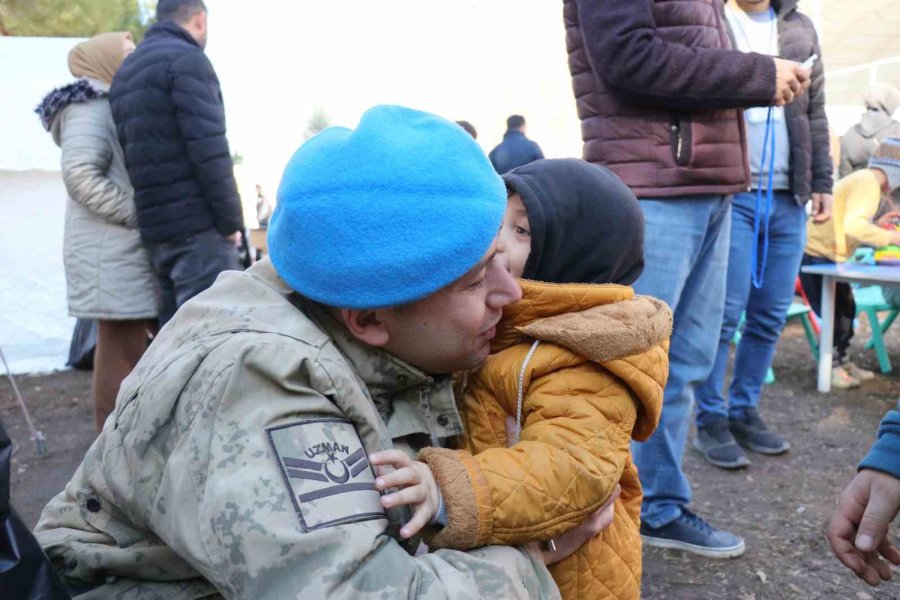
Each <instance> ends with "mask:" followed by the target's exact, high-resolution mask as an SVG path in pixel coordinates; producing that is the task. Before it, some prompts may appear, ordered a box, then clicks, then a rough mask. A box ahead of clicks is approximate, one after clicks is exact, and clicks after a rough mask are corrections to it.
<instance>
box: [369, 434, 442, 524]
mask: <svg viewBox="0 0 900 600" xmlns="http://www.w3.org/2000/svg"><path fill="white" fill-rule="evenodd" d="M369 463H371V464H372V465H374V466H375V473H376V474H377V475H378V478H377V479H376V480H375V489H377V490H378V491H379V492H384V491H385V490H387V489H390V488H399V490H398V491H396V492H394V493H392V494H388V495H386V496H382V497H381V505H382V506H383V507H385V508H393V507H395V506H402V505H404V504H412V505H414V506H415V509H414V511H413V517H412V519H410V520H409V522H408V523H406V524H405V525H404V526H403V528H402V529H401V530H400V536H401V537H402V538H404V539H409V538H411V537H412V536H414V535H416V534H417V533H418V532H419V531H420V530H421V529H422V528H423V527H425V525H427V524H428V523H429V521H431V519H433V518H434V515H435V513H436V512H437V510H438V505H439V504H440V498H441V492H440V490H439V489H438V486H437V482H435V480H434V475H433V474H432V473H431V469H430V468H429V467H428V465H426V464H425V463H423V462H419V461H417V460H413V459H411V458H410V457H409V456H408V455H407V454H406V453H405V452H403V451H402V450H384V451H382V452H375V453H373V454H372V455H371V456H369ZM388 465H390V466H392V467H394V469H395V470H393V471H391V470H389V469H388V468H387V466H388Z"/></svg>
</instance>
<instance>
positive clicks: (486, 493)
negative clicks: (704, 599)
mask: <svg viewBox="0 0 900 600" xmlns="http://www.w3.org/2000/svg"><path fill="white" fill-rule="evenodd" d="M521 283H522V290H523V298H522V300H521V301H520V302H518V303H517V304H515V305H513V306H511V307H508V308H507V310H506V312H505V314H504V318H503V321H502V322H501V325H500V326H499V327H498V331H497V337H496V339H495V340H494V342H493V344H492V354H491V356H490V358H489V359H488V361H487V362H486V363H485V365H484V366H483V367H481V368H480V369H479V370H478V371H477V372H475V373H472V374H470V375H469V376H468V381H467V383H466V391H465V395H464V396H463V399H462V400H461V402H460V405H461V406H460V408H461V411H460V412H461V413H462V416H463V421H464V424H465V427H466V437H465V439H463V440H461V443H460V446H459V447H460V448H461V449H460V450H448V449H441V448H428V449H426V450H423V451H422V452H421V453H420V455H419V458H420V460H423V461H425V462H427V463H428V464H429V466H430V467H431V469H432V471H433V472H434V474H435V478H436V479H437V481H438V484H439V485H440V487H441V491H442V493H443V495H444V501H445V503H446V506H447V510H448V514H449V521H450V522H449V525H448V526H447V527H445V528H444V529H442V530H440V532H438V533H437V534H436V535H434V536H433V537H431V538H430V539H429V545H430V546H432V547H450V548H460V549H462V548H472V547H477V546H482V545H487V544H519V543H525V542H532V541H543V540H548V539H551V538H553V537H554V536H557V535H560V534H561V533H563V532H565V531H567V530H569V529H571V528H572V527H575V526H576V525H578V524H579V523H581V521H583V520H584V519H585V518H586V517H587V516H589V515H590V514H591V513H592V512H593V511H595V510H596V509H597V508H599V507H600V506H602V505H603V504H604V503H605V502H606V501H607V500H608V499H609V497H610V496H611V495H612V493H613V490H614V488H615V486H616V484H617V483H618V484H620V485H621V487H622V493H621V496H620V497H619V499H618V500H616V502H615V510H614V514H615V517H614V520H613V524H612V525H611V526H610V527H608V528H607V529H606V530H604V531H603V532H602V533H601V534H600V535H598V536H597V537H595V538H594V539H593V540H591V541H590V542H588V543H587V544H585V545H584V546H582V547H581V549H579V550H578V551H577V552H575V553H574V554H573V555H572V556H570V557H569V558H567V559H565V560H563V561H560V562H559V563H556V564H555V565H553V566H552V567H551V572H552V573H553V576H554V578H555V579H556V582H557V584H558V585H559V588H560V591H561V593H562V596H563V598H565V599H566V600H570V599H574V598H579V599H592V600H593V599H597V598H616V599H619V600H621V599H626V598H629V599H630V598H639V597H640V581H641V539H640V534H639V519H640V507H641V498H642V493H641V485H640V481H639V480H638V476H637V469H636V468H635V466H634V464H633V463H632V460H631V451H630V442H631V440H632V439H635V440H646V439H647V438H648V437H649V436H650V434H651V433H652V432H653V430H654V429H655V428H656V425H657V423H658V421H659V413H660V410H661V408H662V397H663V389H664V388H665V384H666V378H667V374H668V369H669V361H668V348H669V336H670V335H671V331H672V313H671V311H670V310H669V308H668V307H667V306H666V305H665V304H664V303H662V302H660V301H658V300H655V299H653V298H649V297H646V296H638V297H636V296H635V295H634V292H633V290H632V289H631V288H630V287H626V286H619V285H579V284H567V285H558V284H549V283H538V282H532V281H522V282H521ZM520 386H521V388H520ZM520 389H521V391H522V394H521V400H520V398H519V390H520ZM520 402H521V411H520V410H519V404H520ZM519 413H520V414H521V437H520V438H519V441H518V442H517V443H516V444H514V445H513V446H512V447H510V448H507V443H508V440H507V432H506V426H505V420H506V417H507V415H511V416H516V415H517V414H519Z"/></svg>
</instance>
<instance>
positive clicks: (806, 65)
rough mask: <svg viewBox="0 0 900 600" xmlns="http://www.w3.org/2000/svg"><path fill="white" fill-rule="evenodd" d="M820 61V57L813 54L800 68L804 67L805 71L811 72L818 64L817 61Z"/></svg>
mask: <svg viewBox="0 0 900 600" xmlns="http://www.w3.org/2000/svg"><path fill="white" fill-rule="evenodd" d="M818 59H819V55H818V54H813V55H812V56H810V57H809V58H807V59H806V60H805V61H803V64H802V65H800V66H801V67H803V68H804V69H806V70H807V71H809V70H810V69H812V68H813V65H814V64H816V61H817V60H818Z"/></svg>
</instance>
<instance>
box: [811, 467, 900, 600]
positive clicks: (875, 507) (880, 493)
mask: <svg viewBox="0 0 900 600" xmlns="http://www.w3.org/2000/svg"><path fill="white" fill-rule="evenodd" d="M898 510H900V479H897V478H896V477H894V476H892V475H888V474H887V473H882V472H880V471H873V470H871V469H863V470H862V471H860V472H859V473H857V474H856V477H854V478H853V481H851V482H850V485H848V486H847V489H845V490H844V492H843V493H842V494H841V498H840V500H839V501H838V507H837V510H836V511H835V513H834V516H832V517H831V523H830V524H829V525H828V529H827V530H826V532H825V533H826V535H827V537H828V542H829V543H830V544H831V549H832V550H833V551H834V555H835V556H837V558H838V560H840V561H841V562H842V563H844V565H845V566H846V567H847V568H848V569H850V570H851V571H853V572H854V573H855V574H856V576H857V577H859V578H860V579H862V580H864V581H865V582H866V583H868V584H869V585H873V586H874V585H878V584H879V583H881V582H882V581H888V580H889V579H890V578H891V568H890V565H888V563H887V562H886V561H890V562H891V563H893V564H895V565H900V550H898V549H897V547H896V546H894V545H893V544H892V543H891V540H890V537H889V536H888V528H889V527H890V524H891V521H893V520H894V518H895V517H896V516H897V513H898Z"/></svg>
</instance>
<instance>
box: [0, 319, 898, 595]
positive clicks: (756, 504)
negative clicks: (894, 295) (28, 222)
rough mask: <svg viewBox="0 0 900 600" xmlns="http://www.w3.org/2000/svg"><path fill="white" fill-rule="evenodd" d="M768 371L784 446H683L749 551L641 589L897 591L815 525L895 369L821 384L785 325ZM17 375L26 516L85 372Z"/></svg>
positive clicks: (0, 394)
mask: <svg viewBox="0 0 900 600" xmlns="http://www.w3.org/2000/svg"><path fill="white" fill-rule="evenodd" d="M864 327H865V326H864ZM865 339H866V334H865V331H861V332H859V333H858V335H857V340H856V343H855V345H854V347H855V350H856V355H857V357H858V359H859V360H858V362H859V363H860V364H861V365H863V366H865V367H866V368H869V369H873V370H874V369H877V363H876V361H875V356H874V353H872V352H870V351H863V350H862V340H865ZM888 347H889V349H890V350H891V353H892V358H893V360H894V363H895V366H896V368H897V372H898V373H900V328H895V331H893V332H891V333H890V334H889V336H888ZM774 369H775V374H776V377H777V381H776V383H775V384H774V385H772V386H769V387H767V388H766V390H765V393H764V395H763V400H762V409H763V412H764V414H765V415H766V417H767V419H768V421H769V423H770V424H771V425H772V426H773V427H774V428H776V429H777V430H778V431H779V432H781V433H782V434H784V435H785V436H786V437H788V439H789V440H790V441H791V444H792V449H791V452H790V453H788V454H787V455H785V456H783V457H775V458H764V457H760V456H755V455H751V460H752V461H753V464H752V465H751V467H750V468H749V469H747V470H744V471H741V472H725V471H721V470H718V469H715V468H714V467H711V466H708V465H706V464H705V463H703V462H702V460H701V459H699V457H698V455H697V454H696V452H695V451H693V450H692V449H689V450H688V451H687V455H686V464H685V469H686V472H687V474H688V476H689V478H690V479H691V482H692V483H693V486H694V490H695V501H694V504H693V506H694V508H695V509H696V510H697V512H698V513H699V514H701V515H703V516H704V517H708V518H709V519H710V520H711V521H712V522H713V523H715V524H716V525H718V526H721V527H727V528H728V529H730V530H732V531H734V532H737V533H739V534H740V535H743V536H744V537H745V538H746V540H747V548H748V550H747V554H746V555H745V556H743V557H742V558H739V559H734V560H729V561H712V560H709V559H703V558H699V557H693V556H691V555H686V554H681V553H676V552H672V551H658V550H655V549H647V550H645V552H644V590H643V592H644V593H643V597H644V598H645V599H647V600H681V599H684V600H705V599H729V600H764V599H765V600H768V599H790V600H804V599H819V598H826V599H835V600H845V599H846V600H873V599H879V600H887V599H898V600H900V583H890V584H887V585H882V586H881V587H879V588H874V589H873V588H869V587H868V586H866V585H865V584H864V583H862V582H860V581H858V580H857V579H856V578H855V577H853V576H852V574H850V572H849V571H847V570H846V569H844V568H843V566H841V565H840V564H839V563H838V562H837V561H836V560H835V559H834V557H833V556H832V555H831V552H830V550H829V548H828V545H827V543H826V541H825V539H824V537H823V535H822V528H823V525H824V523H825V521H826V519H827V517H828V515H829V513H830V511H831V509H832V508H833V506H834V502H835V499H836V497H837V494H838V493H839V491H840V490H841V489H842V488H843V486H844V485H846V483H847V482H848V481H849V480H850V478H851V477H852V475H853V473H854V466H855V464H856V463H857V461H858V460H859V459H860V458H861V457H862V456H863V454H864V453H865V451H866V449H867V448H868V446H869V445H870V444H871V442H872V439H873V438H874V435H875V431H876V428H877V425H878V422H879V421H880V419H881V417H882V416H883V415H884V413H885V412H886V411H887V410H889V409H890V408H891V407H892V406H893V405H894V403H895V402H896V399H897V397H898V396H900V378H898V376H897V375H888V376H884V377H879V378H878V379H877V380H876V381H874V382H871V383H868V384H865V385H864V387H863V388H861V389H859V390H854V391H850V392H833V393H831V394H828V395H823V394H819V393H817V392H816V390H815V365H814V363H813V362H812V359H811V357H810V353H809V349H808V347H807V346H806V341H805V339H804V337H803V333H802V330H801V329H800V328H799V327H796V326H789V327H788V329H787V330H786V331H785V334H784V336H783V337H782V340H781V343H780V345H779V349H778V353H777V355H776V357H775V364H774ZM17 380H18V382H19V386H20V388H21V390H22V393H23V395H24V396H25V398H26V401H27V402H28V404H29V406H30V407H31V408H32V412H33V416H34V418H35V420H36V422H37V424H38V427H39V428H40V429H42V430H43V432H44V434H45V435H46V437H47V445H48V449H49V451H48V454H47V455H46V456H45V457H43V458H39V457H37V455H36V452H35V447H34V444H33V442H31V441H30V439H29V434H28V430H27V428H26V425H25V421H24V419H23V418H22V416H21V414H20V413H19V411H18V409H17V408H16V406H15V402H14V398H13V396H12V391H11V389H10V386H9V385H8V384H7V383H6V382H5V381H4V382H2V383H0V419H2V420H3V423H4V424H5V426H6V428H7V430H8V431H9V434H10V437H11V438H12V439H13V441H14V442H15V443H16V451H15V453H14V455H13V468H12V477H13V482H12V491H13V498H12V500H13V505H14V506H15V507H16V509H17V510H18V511H19V513H20V514H21V515H22V517H23V519H24V520H25V521H26V522H27V523H28V524H29V525H33V524H34V523H35V522H36V521H37V518H38V516H39V515H40V511H41V509H42V507H43V506H44V504H45V503H46V502H47V500H49V499H50V498H51V497H52V496H53V495H54V494H56V493H57V492H58V491H59V490H61V489H62V488H63V487H64V486H65V484H66V482H67V481H68V480H69V478H70V476H71V474H72V473H73V472H74V471H75V469H76V467H77V466H78V463H79V462H80V459H81V456H82V455H83V454H84V452H85V451H86V450H87V448H88V447H89V446H90V444H91V442H92V441H93V437H94V432H93V419H92V413H91V406H90V401H89V398H90V395H89V388H90V375H89V374H87V373H83V372H73V371H67V372H60V373H54V374H52V375H47V376H42V377H19V378H18V379H17ZM895 532H896V528H895ZM896 579H897V580H900V572H898V573H897V576H896Z"/></svg>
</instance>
